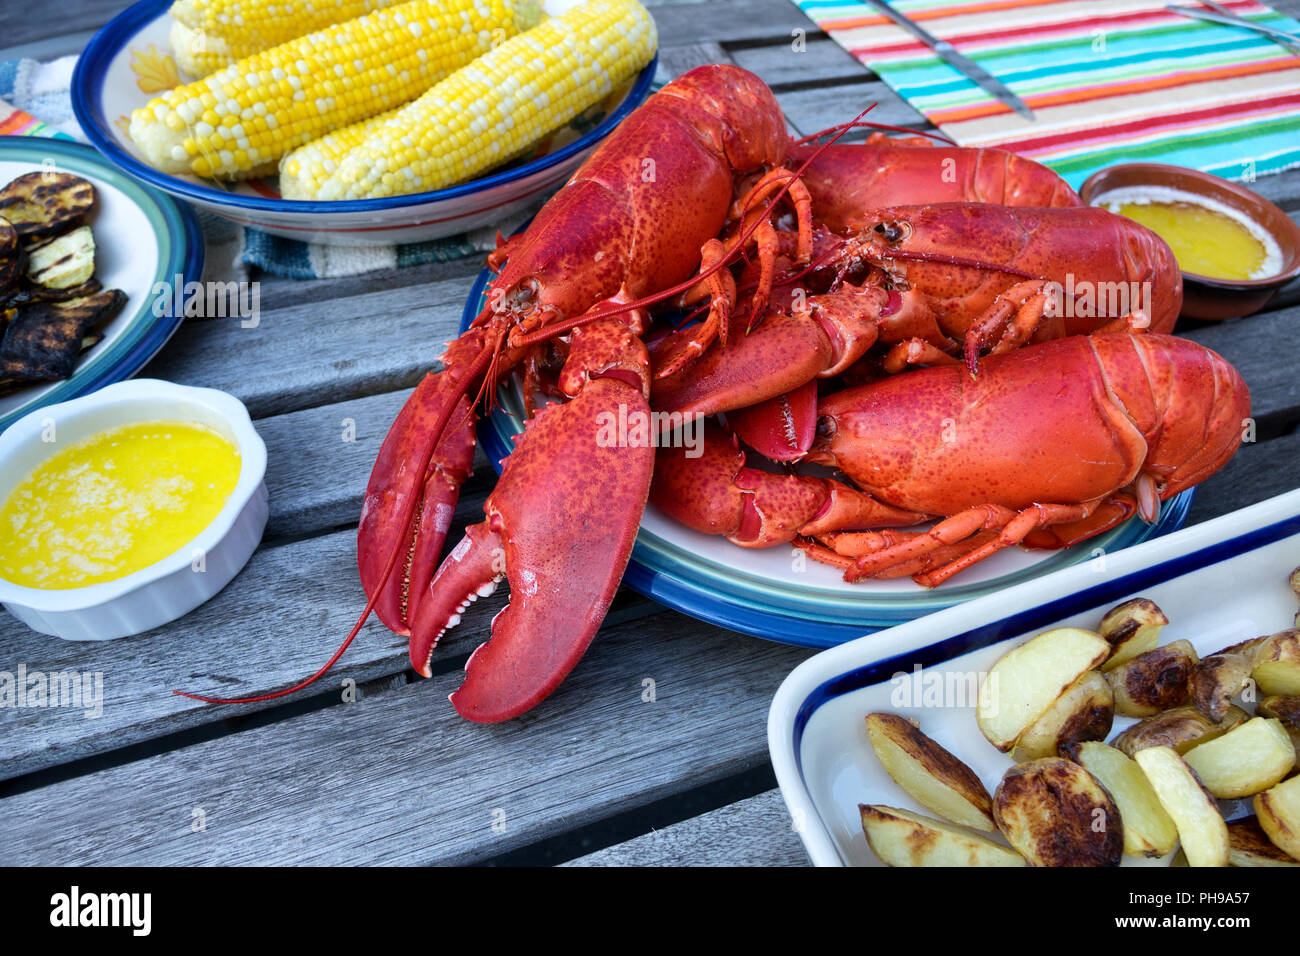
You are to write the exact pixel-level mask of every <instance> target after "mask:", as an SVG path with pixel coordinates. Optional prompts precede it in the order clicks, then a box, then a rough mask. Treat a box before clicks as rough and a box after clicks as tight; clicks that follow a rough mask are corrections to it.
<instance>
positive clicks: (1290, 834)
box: [1255, 777, 1300, 860]
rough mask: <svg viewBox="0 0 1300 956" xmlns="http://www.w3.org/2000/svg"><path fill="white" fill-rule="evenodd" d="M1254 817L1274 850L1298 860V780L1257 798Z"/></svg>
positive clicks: (1299, 856)
mask: <svg viewBox="0 0 1300 956" xmlns="http://www.w3.org/2000/svg"><path fill="white" fill-rule="evenodd" d="M1255 816H1257V817H1259V825H1260V826H1261V827H1262V828H1263V829H1264V832H1265V833H1267V834H1268V838H1269V839H1270V840H1272V841H1273V845H1274V846H1276V847H1277V848H1278V849H1279V850H1282V851H1284V852H1285V853H1286V854H1287V855H1288V856H1290V857H1291V858H1292V859H1295V860H1300V777H1292V778H1291V779H1290V780H1284V781H1282V782H1281V783H1279V784H1278V785H1277V786H1276V787H1273V788H1272V789H1271V790H1265V791H1264V792H1263V793H1260V794H1256V796H1255Z"/></svg>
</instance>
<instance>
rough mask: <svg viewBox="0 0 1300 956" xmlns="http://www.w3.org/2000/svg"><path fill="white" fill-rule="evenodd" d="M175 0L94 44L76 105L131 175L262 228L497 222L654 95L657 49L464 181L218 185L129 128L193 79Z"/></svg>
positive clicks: (99, 144)
mask: <svg viewBox="0 0 1300 956" xmlns="http://www.w3.org/2000/svg"><path fill="white" fill-rule="evenodd" d="M171 3H172V0H140V2H139V3H136V4H134V5H132V6H130V7H128V8H127V9H126V10H124V11H123V12H122V13H120V14H119V15H118V16H116V17H114V18H113V19H112V20H110V21H109V22H108V23H107V24H106V25H105V26H104V27H103V28H102V29H101V30H100V31H99V32H98V33H96V34H95V36H94V37H93V38H92V39H91V41H90V43H89V44H87V46H86V49H85V50H84V51H83V52H82V54H81V57H80V59H78V61H77V68H76V71H75V72H74V73H73V76H72V108H73V111H74V112H75V113H76V116H77V122H78V123H80V124H81V128H82V130H83V131H84V132H85V134H86V138H87V139H89V140H90V142H91V143H92V144H93V145H94V146H95V148H96V149H98V150H99V151H100V152H101V153H103V154H104V155H105V156H107V157H108V158H109V159H110V160H112V161H113V162H114V163H115V164H116V165H118V166H119V167H121V168H122V169H124V170H126V171H127V172H128V173H130V174H131V175H132V176H135V177H136V178H137V179H140V180H142V181H144V182H146V183H149V184H150V185H151V186H156V187H157V188H159V189H161V190H164V191H165V192H169V193H171V194H172V195H174V196H177V197H179V198H181V199H187V200H189V201H190V202H192V203H194V204H195V205H196V206H198V207H199V208H201V209H206V210H208V211H209V212H212V213H215V214H216V215H218V216H222V217H224V218H226V219H230V220H232V221H233V222H237V223H239V224H240V225H243V226H252V227H253V228H256V229H260V230H262V231H263V232H269V233H271V234H273V235H277V236H284V237H286V238H289V239H298V240H301V241H303V242H318V243H326V244H330V245H351V246H365V245H395V244H405V243H411V242H423V241H426V240H429V239H438V238H442V237H444V236H452V235H459V234H460V233H464V232H468V231H469V230H471V229H477V228H479V227H482V226H489V225H496V224H498V223H500V222H501V221H502V220H504V219H505V218H507V217H508V216H510V215H511V214H513V213H515V212H517V211H519V210H521V209H524V208H525V207H527V206H528V205H530V204H531V203H533V202H534V201H536V200H538V199H540V198H541V197H542V196H544V195H546V194H547V193H548V192H551V191H553V190H555V189H557V188H558V187H559V186H560V184H561V183H563V182H564V181H565V180H566V179H567V178H568V177H569V174H570V173H572V172H573V170H575V169H576V168H577V167H578V166H579V164H581V163H582V161H583V160H584V159H585V158H586V157H587V156H588V155H589V154H590V152H591V151H592V150H593V149H595V147H596V145H597V144H598V143H599V142H600V141H601V140H602V139H604V138H605V137H606V136H607V135H609V133H610V131H611V130H613V128H614V127H615V126H617V125H618V124H619V122H621V121H622V120H623V118H624V117H625V116H627V114H628V113H630V112H632V110H634V109H636V107H638V106H640V105H641V103H643V102H644V101H645V99H646V97H647V96H649V95H650V87H651V84H652V82H653V80H654V73H655V66H656V64H657V62H658V58H657V57H656V58H655V59H654V60H651V61H650V63H649V64H648V65H647V66H646V67H645V68H644V69H642V71H641V72H640V73H639V74H638V75H637V76H636V78H635V79H634V80H633V81H632V82H631V83H630V84H628V85H627V86H625V87H624V88H623V89H621V90H618V91H616V92H614V93H613V94H611V95H610V96H609V97H607V98H606V99H605V100H604V102H602V103H600V104H598V105H597V106H596V107H594V108H593V109H591V110H588V111H587V112H586V113H584V114H583V115H582V116H579V117H577V118H576V119H574V120H573V121H572V122H570V123H569V124H568V125H567V126H566V127H564V128H563V129H561V130H558V131H557V132H556V133H554V134H553V135H552V136H550V137H548V138H547V139H546V140H544V141H543V142H542V143H540V144H538V146H537V148H536V150H535V151H534V152H533V153H532V155H531V156H530V157H529V158H528V159H526V160H521V161H518V162H514V163H511V164H509V165H507V166H504V167H502V168H500V169H496V170H493V171H492V172H490V173H488V174H487V175H485V176H481V177H479V178H477V179H473V180H471V181H469V182H467V183H462V184H460V185H457V186H449V187H448V188H446V189H438V190H433V191H430V192H423V193H414V194H411V195H407V196H388V197H385V198H382V199H349V200H340V201H337V202H326V201H306V200H290V199H282V198H280V194H279V191H278V189H277V187H276V184H275V181H274V180H273V179H268V180H248V181H245V182H239V183H233V184H220V183H216V182H214V181H211V180H206V179H201V178H199V177H197V176H172V175H169V174H167V173H163V172H159V171H158V170H156V169H154V168H153V167H152V166H150V165H149V164H148V163H146V162H145V161H144V160H143V159H142V158H141V156H140V154H139V153H138V152H137V151H136V148H135V146H134V145H133V144H132V142H131V139H130V137H129V136H127V134H126V128H127V125H128V122H127V121H128V118H129V117H130V115H131V112H132V111H133V110H135V109H137V108H139V107H141V106H144V105H145V103H147V102H148V101H149V100H150V99H152V98H153V97H154V96H156V95H158V93H160V92H162V91H163V90H167V89H170V88H171V87H173V86H176V85H178V84H180V83H185V82H189V81H190V80H192V79H193V78H192V77H190V76H188V75H186V74H185V73H184V72H183V71H181V70H180V69H179V67H177V65H176V61H175V59H174V58H173V57H172V54H171V52H170V45H169V40H168V34H169V32H170V30H171V16H170V14H169V13H168V10H169V9H170V7H171Z"/></svg>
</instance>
